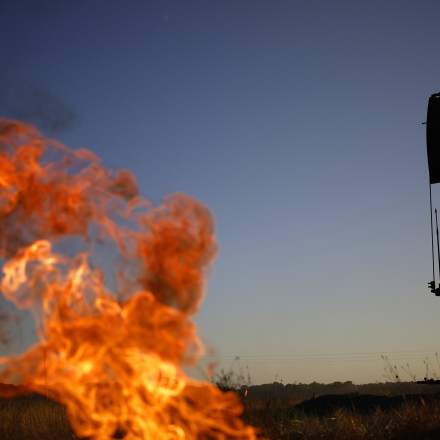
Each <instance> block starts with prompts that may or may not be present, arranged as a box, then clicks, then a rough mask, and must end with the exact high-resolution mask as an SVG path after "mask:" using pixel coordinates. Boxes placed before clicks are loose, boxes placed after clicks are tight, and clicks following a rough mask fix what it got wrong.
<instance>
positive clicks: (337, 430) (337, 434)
mask: <svg viewBox="0 0 440 440" xmlns="http://www.w3.org/2000/svg"><path fill="white" fill-rule="evenodd" d="M244 404H245V414H244V417H245V419H246V421H247V422H248V423H251V424H253V425H254V426H256V427H258V428H260V429H261V437H262V438H263V437H266V438H270V439H280V440H296V439H297V440H318V439H319V440H332V439H343V440H367V439H369V440H382V439H384V440H385V439H386V440H412V439H414V440H437V439H440V396H437V395H432V394H431V395H430V394H427V395H420V394H419V395H407V396H378V395H324V396H319V397H317V398H313V399H310V400H305V401H302V402H299V403H294V402H290V403H289V402H282V401H278V402H277V401H273V402H270V401H261V400H260V401H258V400H254V401H252V400H247V401H245V402H244Z"/></svg>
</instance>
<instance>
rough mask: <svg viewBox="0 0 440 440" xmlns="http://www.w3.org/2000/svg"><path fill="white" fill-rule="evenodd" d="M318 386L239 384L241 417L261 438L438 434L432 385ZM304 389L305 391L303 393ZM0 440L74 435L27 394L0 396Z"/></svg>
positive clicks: (57, 409)
mask: <svg viewBox="0 0 440 440" xmlns="http://www.w3.org/2000/svg"><path fill="white" fill-rule="evenodd" d="M319 385H320V384H310V385H301V384H300V385H296V386H295V385H286V386H284V385H282V384H277V383H275V384H270V385H263V386H254V387H249V388H244V389H245V390H247V392H246V393H244V392H243V390H244V389H241V390H239V391H238V393H239V395H240V396H241V399H242V402H243V407H244V413H243V418H244V419H245V421H246V422H247V423H249V424H251V425H253V426H255V427H257V428H258V429H259V437H260V438H261V439H263V438H266V439H272V440H277V439H279V440H290V439H292V440H303V439H304V440H315V439H316V440H318V439H319V440H324V439H325V440H331V439H346V440H358V439H359V440H360V439H371V440H373V439H374V440H381V439H387V440H412V439H415V440H419V439H420V440H422V439H423V440H436V439H440V395H439V394H438V389H437V387H430V386H427V387H426V386H425V387H423V386H417V385H416V384H411V383H409V384H404V383H403V384H402V383H401V384H372V385H371V386H370V387H366V388H365V387H364V388H362V386H356V385H353V384H351V383H335V384H330V385H320V386H319ZM347 387H348V389H355V390H358V391H359V390H361V391H362V390H365V389H366V390H368V391H369V393H359V392H357V391H354V392H351V393H339V394H338V393H337V392H338V391H345V390H346V389H347ZM307 390H308V392H309V396H308V397H304V395H305V393H306V391H307ZM421 390H422V391H424V392H423V393H422V392H420V391H421ZM316 391H318V393H316ZM327 391H333V393H327ZM403 391H404V392H403ZM414 391H416V393H414ZM230 392H231V391H230ZM301 392H302V395H301ZM312 392H313V393H312ZM310 393H312V394H311V395H310ZM315 393H316V394H319V395H315ZM300 395H301V396H302V397H300V398H298V397H295V396H300ZM113 438H124V434H123V433H115V435H114V437H113ZM0 439H2V440H76V439H77V437H75V435H74V433H73V432H72V430H71V428H70V426H69V423H68V419H67V415H66V411H65V409H64V407H63V406H62V405H60V404H58V403H56V402H53V401H52V400H50V399H48V398H46V397H44V396H40V395H36V394H32V395H24V396H21V397H16V398H13V399H6V398H2V399H0ZM109 440H110V439H109Z"/></svg>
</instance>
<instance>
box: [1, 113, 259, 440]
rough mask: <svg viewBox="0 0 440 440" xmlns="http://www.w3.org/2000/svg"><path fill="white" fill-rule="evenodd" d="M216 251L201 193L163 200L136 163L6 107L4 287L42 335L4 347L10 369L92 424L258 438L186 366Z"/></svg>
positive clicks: (131, 431) (105, 434) (146, 435)
mask: <svg viewBox="0 0 440 440" xmlns="http://www.w3.org/2000/svg"><path fill="white" fill-rule="evenodd" d="M216 252H217V243H216V240H215V236H214V226H213V219H212V216H211V214H210V212H209V210H208V209H207V208H206V207H205V206H203V205H202V204H201V203H199V202H197V201H196V200H194V199H193V198H191V197H189V196H187V195H184V194H176V195H172V196H169V197H167V198H165V199H164V201H163V202H162V204H160V205H158V206H156V205H154V204H153V203H151V202H150V201H148V200H146V199H145V198H143V197H142V196H140V195H139V193H138V189H137V185H136V181H135V179H134V177H133V175H132V174H131V173H129V172H128V171H124V170H119V171H114V170H109V169H107V168H106V167H104V165H103V164H102V162H101V160H100V159H99V158H98V157H96V156H95V155H94V154H93V153H92V152H91V151H89V150H86V149H79V150H72V149H69V148H68V147H66V146H64V145H62V144H61V143H59V142H57V141H54V140H51V139H47V138H45V137H44V136H43V135H42V134H41V133H40V132H39V131H38V130H37V129H36V128H34V127H32V126H30V125H27V124H24V123H21V122H18V121H11V120H1V119H0V263H2V270H3V275H2V277H1V284H0V290H1V294H2V295H3V296H4V298H5V299H6V300H8V301H10V302H12V303H13V304H14V305H15V306H16V307H18V308H20V309H29V310H30V311H31V312H32V314H33V317H34V322H35V330H36V332H37V334H38V338H39V342H38V344H36V345H34V346H32V347H31V348H30V349H29V350H28V351H26V352H25V353H23V354H21V355H18V356H12V355H11V356H5V357H3V358H0V382H4V383H14V384H18V385H20V384H28V385H29V386H30V387H31V388H32V389H33V390H35V391H39V392H44V393H48V394H49V395H50V396H51V397H52V398H53V399H55V400H57V401H58V402H60V403H62V404H64V405H65V406H66V407H67V411H68V416H69V421H70V423H71V425H72V427H73V429H74V431H75V433H76V435H78V436H79V437H90V438H92V439H99V440H101V439H102V440H104V439H106V440H108V439H109V438H111V437H112V435H113V434H114V433H115V432H123V433H124V434H125V437H124V438H126V439H127V440H132V439H201V438H212V439H213V438H219V439H220V438H221V439H226V438H228V439H232V438H240V439H253V438H256V436H255V431H254V429H253V428H252V427H249V426H247V425H245V424H244V422H243V421H242V420H241V418H240V414H241V412H242V408H241V405H240V403H239V399H238V398H237V396H236V395H235V394H234V393H222V392H221V391H220V390H219V389H218V388H217V387H215V386H214V385H212V384H210V383H207V382H200V381H196V380H195V379H191V378H190V377H188V376H187V375H186V374H185V373H184V372H183V367H185V366H187V365H195V364H196V363H197V361H198V359H199V357H200V355H201V354H202V353H203V347H202V344H201V343H200V340H199V338H198V336H197V332H196V328H195V325H194V323H193V319H192V318H193V315H194V314H195V313H196V312H197V311H198V309H199V306H200V303H201V301H202V299H203V295H204V290H205V282H206V272H207V270H208V269H209V268H210V266H211V264H212V262H213V259H214V257H215V255H216Z"/></svg>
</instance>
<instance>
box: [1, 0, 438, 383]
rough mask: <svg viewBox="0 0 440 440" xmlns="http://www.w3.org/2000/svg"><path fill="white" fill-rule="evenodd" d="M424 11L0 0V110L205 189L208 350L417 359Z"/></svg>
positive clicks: (239, 2) (423, 317) (225, 362)
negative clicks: (212, 244) (213, 235)
mask: <svg viewBox="0 0 440 440" xmlns="http://www.w3.org/2000/svg"><path fill="white" fill-rule="evenodd" d="M439 16H440V3H439V2H438V1H437V0H426V1H417V2H416V1H409V0H408V1H407V0H399V1H397V0H394V1H383V0H380V1H378V0H369V1H357V0H346V1H339V0H335V1H327V0H320V1H314V0H307V1H306V0H302V1H300V0H126V1H123V0H75V1H73V0H52V1H49V0H38V1H35V0H28V1H22V0H2V1H1V3H0V39H1V41H2V43H3V44H2V50H1V52H2V56H1V61H0V114H1V115H3V116H7V117H22V118H23V119H25V120H28V121H30V122H32V123H35V124H36V125H37V126H39V127H40V128H41V129H42V130H43V131H45V132H46V133H47V134H49V135H50V136H53V137H57V138H58V139H60V140H61V141H62V142H64V143H66V144H67V145H69V146H71V147H74V148H78V147H82V146H84V147H88V148H90V149H91V150H93V151H94V152H95V153H96V154H98V155H99V156H101V157H102V158H103V160H104V163H105V164H106V165H107V166H109V167H121V168H127V169H129V170H131V171H133V172H134V174H135V175H136V177H137V179H138V183H139V186H140V189H141V192H142V193H143V194H144V195H145V196H146V197H148V198H150V199H152V200H154V201H159V200H161V198H162V197H164V196H165V195H167V194H169V193H172V192H177V191H184V192H187V193H189V194H190V195H193V196H194V197H196V198H197V199H199V200H200V201H202V202H203V203H205V204H206V205H208V206H209V207H210V209H211V210H212V212H213V214H214V216H215V220H216V230H217V236H218V240H219V243H220V246H221V252H220V254H219V256H218V258H217V260H216V263H215V265H214V268H213V271H212V275H211V277H210V280H209V284H208V294H207V297H206V299H205V301H204V303H203V305H202V308H201V310H200V313H199V315H198V316H197V318H196V320H197V323H198V324H199V328H200V332H201V334H202V336H203V339H204V341H205V343H206V345H207V347H209V349H210V353H211V354H210V356H211V357H210V358H209V360H213V359H215V360H216V361H217V362H218V365H219V368H225V369H226V370H227V369H228V368H230V366H231V364H232V363H233V361H234V358H235V357H237V356H238V357H239V358H240V364H241V366H242V367H246V366H247V367H248V369H249V372H250V375H251V379H252V382H253V383H255V384H258V383H267V382H273V381H275V380H277V381H281V380H282V381H283V382H284V383H289V382H291V383H293V382H295V381H296V382H303V383H308V382H312V381H317V382H333V381H346V380H352V381H354V382H356V383H364V382H375V381H383V380H385V378H384V377H383V376H384V374H385V372H384V362H383V360H382V359H381V355H387V356H388V357H389V358H390V360H391V362H392V363H393V364H396V365H398V366H400V365H405V364H406V363H409V364H410V366H411V369H412V370H413V371H414V373H416V374H417V376H418V378H422V377H423V375H424V371H425V366H424V363H423V360H424V359H425V358H426V356H429V357H430V358H431V359H432V361H433V363H434V366H436V360H435V353H436V351H437V350H439V349H440V347H439V338H440V320H439V316H440V299H439V298H436V297H435V296H433V294H431V293H430V292H429V290H428V288H427V283H428V282H429V281H430V280H431V278H432V273H431V270H432V269H431V268H432V266H431V244H430V233H429V192H428V169H427V161H426V145H425V127H424V126H423V125H422V122H424V121H425V119H426V108H427V102H428V98H429V96H430V95H431V94H432V93H435V92H438V91H440V57H439V56H438V54H439V45H440V26H439V24H438V17H439ZM437 186H439V185H437ZM437 186H434V187H433V190H434V194H433V196H434V205H435V206H439V207H440V189H439V188H437ZM235 368H238V367H237V366H236V367H235ZM436 372H437V374H439V375H440V367H439V368H437V369H436ZM402 377H403V378H405V374H404V373H403V374H402ZM406 378H407V379H409V377H406Z"/></svg>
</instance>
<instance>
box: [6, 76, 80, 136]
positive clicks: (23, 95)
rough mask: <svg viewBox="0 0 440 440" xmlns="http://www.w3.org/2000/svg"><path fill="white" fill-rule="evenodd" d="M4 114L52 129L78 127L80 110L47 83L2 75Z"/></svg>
mask: <svg viewBox="0 0 440 440" xmlns="http://www.w3.org/2000/svg"><path fill="white" fill-rule="evenodd" d="M0 84H1V85H0V114H1V115H3V116H6V117H9V118H12V119H20V120H22V121H26V122H29V123H31V124H33V125H36V126H37V127H39V128H40V129H41V130H43V131H45V132H50V133H61V132H64V131H67V130H70V129H72V128H74V127H75V125H76V124H77V122H78V116H77V113H76V112H75V111H74V110H73V108H72V107H71V106H70V105H68V104H67V103H66V102H65V101H64V100H62V99H61V98H59V97H57V96H55V95H54V94H53V93H52V92H50V91H49V90H48V89H47V88H45V87H44V86H40V85H37V84H33V83H31V82H26V81H21V82H18V81H14V80H11V79H8V78H1V79H0Z"/></svg>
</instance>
